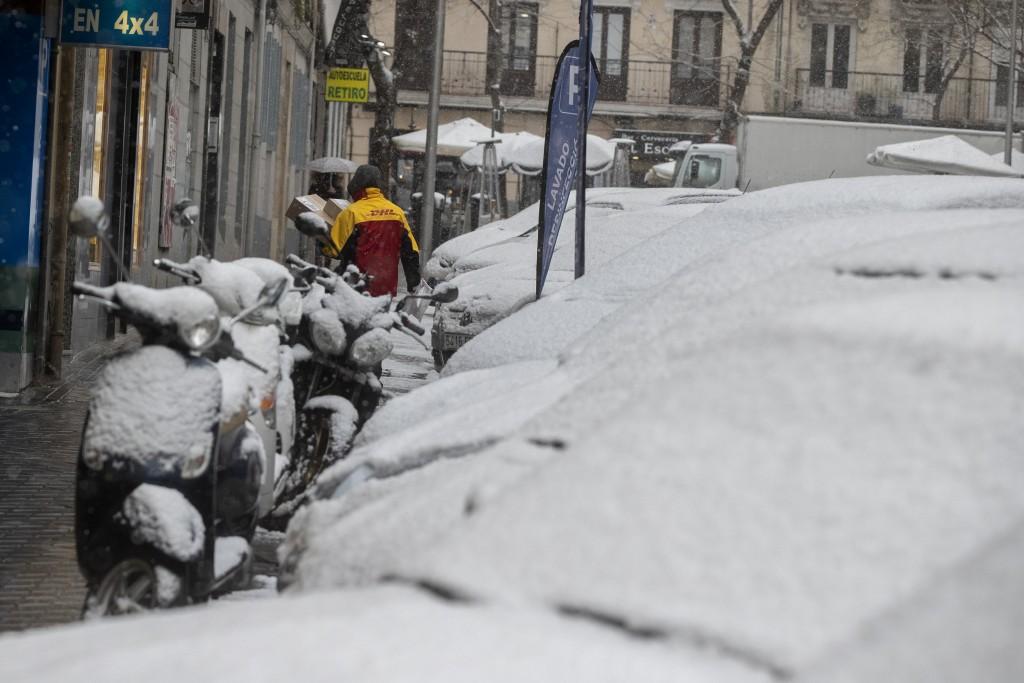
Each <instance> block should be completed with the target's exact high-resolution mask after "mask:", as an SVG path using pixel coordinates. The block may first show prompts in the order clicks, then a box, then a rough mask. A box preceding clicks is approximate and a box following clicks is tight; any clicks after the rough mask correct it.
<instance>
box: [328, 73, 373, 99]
mask: <svg viewBox="0 0 1024 683" xmlns="http://www.w3.org/2000/svg"><path fill="white" fill-rule="evenodd" d="M324 97H325V99H326V100H327V101H328V102H367V101H369V99H370V70H369V69H352V68H347V67H342V68H337V69H331V70H330V71H328V72H327V88H326V89H325V90H324Z"/></svg>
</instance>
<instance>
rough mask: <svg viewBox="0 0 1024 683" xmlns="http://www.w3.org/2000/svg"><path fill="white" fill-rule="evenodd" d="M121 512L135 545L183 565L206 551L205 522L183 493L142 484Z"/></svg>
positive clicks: (127, 500) (129, 496)
mask: <svg viewBox="0 0 1024 683" xmlns="http://www.w3.org/2000/svg"><path fill="white" fill-rule="evenodd" d="M121 512H122V514H123V515H124V517H125V519H126V521H127V522H128V526H129V527H130V528H131V530H132V541H134V542H135V543H138V544H143V543H148V544H149V545H151V546H153V547H154V548H156V549H157V550H159V551H160V552H163V553H166V554H167V555H170V556H171V557H173V558H174V559H176V560H181V561H182V562H190V561H192V560H194V559H196V558H197V557H198V556H199V553H201V552H202V551H203V542H204V540H205V532H204V526H203V518H202V516H201V515H200V514H199V511H198V510H196V509H195V508H194V507H193V506H192V504H191V503H190V502H188V500H187V499H186V498H185V496H184V495H182V493H181V492H180V491H175V490H174V489H169V488H167V487H164V486H154V485H152V484H142V485H140V486H139V487H137V488H136V489H135V490H134V491H132V492H131V494H129V495H128V497H127V498H125V500H124V505H123V506H122V507H121Z"/></svg>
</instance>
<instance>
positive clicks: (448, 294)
mask: <svg viewBox="0 0 1024 683" xmlns="http://www.w3.org/2000/svg"><path fill="white" fill-rule="evenodd" d="M458 298H459V288H458V287H456V286H455V285H450V284H448V283H447V282H442V283H441V284H439V285H438V286H437V288H436V289H435V290H434V291H433V292H432V293H431V295H430V300H431V301H433V302H434V303H436V304H450V303H451V302H453V301H455V300H456V299H458Z"/></svg>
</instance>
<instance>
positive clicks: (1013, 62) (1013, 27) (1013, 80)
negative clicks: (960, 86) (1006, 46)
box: [1003, 0, 1017, 166]
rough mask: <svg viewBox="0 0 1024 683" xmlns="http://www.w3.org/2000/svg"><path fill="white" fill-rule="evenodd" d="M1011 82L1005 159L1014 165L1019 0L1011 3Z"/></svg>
mask: <svg viewBox="0 0 1024 683" xmlns="http://www.w3.org/2000/svg"><path fill="white" fill-rule="evenodd" d="M1010 7H1011V9H1010V82H1009V83H1008V84H1007V86H1008V87H1007V93H1006V140H1005V144H1004V147H1003V160H1004V161H1005V162H1006V165H1007V166H1012V165H1013V114H1014V108H1015V107H1016V106H1017V97H1016V95H1017V0H1013V2H1012V3H1011V4H1010Z"/></svg>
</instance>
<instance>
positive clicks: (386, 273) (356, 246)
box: [322, 187, 420, 296]
mask: <svg viewBox="0 0 1024 683" xmlns="http://www.w3.org/2000/svg"><path fill="white" fill-rule="evenodd" d="M355 199H356V201H354V202H352V203H351V204H349V205H348V207H347V208H346V209H345V210H344V211H342V212H341V213H340V214H338V217H337V218H336V219H335V220H334V225H333V226H331V244H327V245H324V246H323V249H322V251H323V253H324V255H325V256H329V257H331V258H336V259H340V260H341V262H342V266H343V267H344V266H347V265H348V264H350V263H351V264H355V266H356V267H357V268H359V270H361V271H363V272H364V273H366V274H367V275H370V276H371V277H372V279H371V280H370V285H369V292H370V295H371V296H380V295H381V294H391V295H392V296H394V295H395V294H396V293H397V292H398V262H399V260H401V262H402V267H403V268H404V270H405V279H406V282H407V283H408V286H409V288H410V289H414V288H415V287H416V286H417V285H418V284H419V281H420V248H419V245H418V244H416V238H415V237H414V236H413V234H412V230H410V229H409V222H408V221H407V220H406V218H405V212H404V211H402V210H401V209H400V208H398V207H397V206H396V205H394V204H392V203H391V202H389V201H388V200H387V199H385V198H384V195H383V194H382V193H381V191H380V190H379V189H377V188H375V187H368V188H366V189H365V190H363V191H362V192H360V193H359V194H358V195H357V196H356V198H355Z"/></svg>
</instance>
